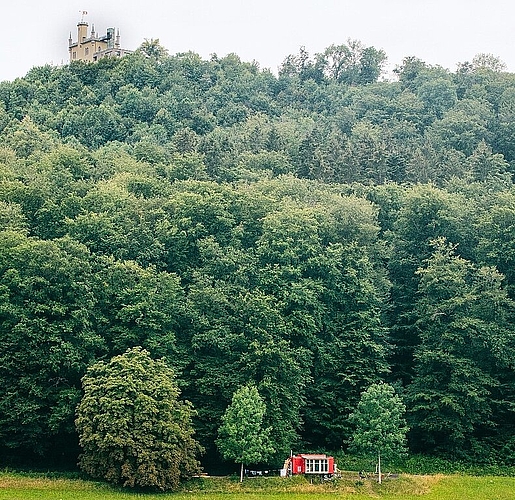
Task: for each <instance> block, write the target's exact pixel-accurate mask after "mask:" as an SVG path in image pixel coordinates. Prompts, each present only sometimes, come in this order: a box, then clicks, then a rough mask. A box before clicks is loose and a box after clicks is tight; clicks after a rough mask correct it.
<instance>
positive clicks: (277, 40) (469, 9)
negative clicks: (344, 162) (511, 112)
mask: <svg viewBox="0 0 515 500" xmlns="http://www.w3.org/2000/svg"><path fill="white" fill-rule="evenodd" d="M79 11H87V12H88V15H87V16H86V18H85V19H86V21H87V22H88V23H89V24H90V27H91V24H94V25H95V28H96V31H97V32H98V33H101V34H105V30H106V28H107V27H111V26H112V27H116V28H119V29H120V32H121V41H122V46H123V47H124V48H127V49H136V48H137V47H138V46H139V45H140V44H141V42H143V41H144V40H145V38H147V39H151V38H154V39H156V38H158V39H159V40H160V42H161V44H162V45H163V46H164V47H166V48H167V49H168V51H169V52H170V54H176V53H177V52H184V51H188V50H192V51H194V52H197V53H198V54H200V55H201V56H202V57H203V58H209V56H210V55H211V54H213V53H215V54H217V55H218V56H224V55H226V54H228V53H231V52H235V53H236V54H238V55H239V56H240V58H241V59H242V60H244V61H253V60H255V61H257V62H258V63H259V64H260V66H261V67H262V68H270V69H271V70H272V71H274V72H276V71H277V67H278V66H279V65H280V64H281V63H282V61H283V60H284V58H285V57H286V56H287V55H289V54H293V53H298V50H299V48H300V47H301V46H305V47H306V49H307V51H308V52H309V53H310V54H314V53H316V52H322V51H323V50H324V49H325V48H326V47H328V46H329V45H331V44H333V43H335V44H341V43H345V42H346V41H347V39H349V38H351V39H357V40H360V41H361V42H363V44H364V45H366V46H374V47H376V48H377V49H383V50H384V51H385V52H386V54H387V56H388V62H389V65H390V67H392V68H393V67H395V66H396V65H398V64H400V62H401V61H402V59H403V57H405V56H411V55H413V56H416V57H419V58H420V59H422V60H424V61H425V62H427V63H429V64H439V65H441V66H444V67H446V68H448V69H450V70H452V71H454V70H455V69H456V64H457V63H460V62H464V61H470V60H471V59H472V58H473V57H474V55H476V54H478V53H482V52H483V53H491V54H494V55H495V56H498V57H499V58H500V59H502V60H503V61H504V62H505V63H506V64H507V66H508V70H509V71H511V72H515V50H514V49H515V28H514V24H515V1H514V0H213V1H208V0H79V1H77V0H46V1H42V0H9V1H8V2H5V3H4V4H3V5H2V10H1V12H2V15H1V18H0V21H1V24H0V29H1V33H2V36H3V39H4V43H2V45H1V48H0V81H3V80H13V79H15V78H16V77H21V76H24V75H25V74H26V73H27V71H28V70H29V69H30V68H32V67H33V66H41V65H44V64H47V63H50V64H54V65H58V64H61V63H67V61H68V36H69V33H70V31H71V32H72V36H73V39H74V40H76V38H77V27H76V25H77V22H78V21H79V19H80V14H79Z"/></svg>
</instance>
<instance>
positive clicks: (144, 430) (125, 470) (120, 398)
mask: <svg viewBox="0 0 515 500" xmlns="http://www.w3.org/2000/svg"><path fill="white" fill-rule="evenodd" d="M82 382H83V387H84V396H83V398H82V400H81V402H80V404H79V406H78V408H77V420H76V425H77V431H78V433H79V439H80V441H79V442H80V445H81V447H82V450H83V452H82V455H81V457H80V467H81V469H82V470H83V471H84V472H86V473H87V474H89V475H91V476H93V477H95V478H101V479H105V480H107V481H108V482H111V483H114V484H120V485H122V486H128V487H132V488H134V487H138V488H153V489H158V490H163V491H164V490H171V489H176V488H177V487H178V485H179V481H180V480H184V479H187V478H189V477H191V476H192V475H193V474H195V473H197V472H198V463H197V460H196V458H195V455H196V454H197V453H198V451H199V446H198V444H197V442H196V441H195V440H194V439H193V429H192V426H191V416H192V408H191V405H189V404H188V403H187V402H186V403H185V402H182V401H179V400H178V397H179V390H178V388H177V385H176V383H175V381H174V373H173V371H172V370H171V369H170V368H168V367H167V365H166V364H165V363H164V362H163V361H161V360H153V359H152V358H151V357H150V355H149V353H148V352H147V351H144V350H142V349H141V348H133V349H129V350H127V351H126V352H125V353H124V354H122V355H120V356H115V357H114V358H112V359H111V360H110V361H109V362H108V363H106V362H103V361H99V362H97V363H95V364H93V365H92V366H90V367H89V368H88V371H87V372H86V375H85V376H84V377H83V380H82Z"/></svg>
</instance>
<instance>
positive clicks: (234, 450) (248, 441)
mask: <svg viewBox="0 0 515 500" xmlns="http://www.w3.org/2000/svg"><path fill="white" fill-rule="evenodd" d="M265 412H266V405H265V402H264V401H263V400H262V398H261V396H260V395H259V392H258V390H257V388H256V387H255V386H250V385H246V386H242V387H240V388H239V389H238V390H237V391H236V392H235V393H234V395H233V398H232V402H231V404H230V405H229V406H228V407H227V410H226V411H225V413H224V415H223V417H222V425H221V426H220V429H219V431H218V439H217V441H216V444H217V446H218V449H219V450H220V453H221V454H222V456H223V458H224V459H226V460H234V461H235V462H237V463H240V464H241V467H240V481H243V466H244V464H253V463H259V462H262V461H263V460H266V459H267V458H268V456H270V455H271V454H272V453H273V451H274V449H273V447H272V445H271V442H270V438H269V436H270V431H271V429H270V428H269V427H268V428H265V427H264V426H263V421H264V416H265Z"/></svg>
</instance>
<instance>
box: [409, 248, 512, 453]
mask: <svg viewBox="0 0 515 500" xmlns="http://www.w3.org/2000/svg"><path fill="white" fill-rule="evenodd" d="M433 244H434V251H433V254H432V255H431V257H429V258H428V259H427V260H426V261H425V264H424V266H423V267H421V268H420V269H419V271H418V274H419V275H420V276H421V280H420V284H419V287H418V301H417V304H416V307H415V312H416V316H417V318H418V319H417V321H416V327H417V329H418V330H419V334H420V345H419V346H418V347H417V348H416V349H415V376H414V379H413V382H412V384H411V385H410V386H409V388H408V402H409V405H410V414H411V419H412V422H413V428H414V441H415V444H416V445H418V446H423V449H426V450H427V449H428V447H429V448H433V449H435V448H436V449H439V450H440V451H443V450H445V451H447V452H455V453H458V452H459V453H463V452H464V451H465V452H466V451H467V449H470V445H471V443H472V442H473V440H474V439H475V438H478V437H482V436H483V437H484V436H485V435H488V434H489V433H491V432H492V430H493V429H494V428H495V427H496V426H497V425H498V424H499V423H500V422H499V418H500V417H501V415H504V416H505V415H506V412H507V411H508V412H509V408H510V405H509V403H507V401H508V400H509V399H510V396H509V394H510V389H509V387H508V386H506V384H505V383H504V382H503V381H505V380H507V379H506V376H507V374H508V372H510V371H511V372H512V369H510V366H512V359H513V355H514V348H515V344H514V340H515V339H514V335H513V333H512V331H511V328H510V326H509V324H510V322H511V320H512V315H513V302H512V301H511V299H509V298H508V296H507V293H506V291H505V290H504V289H503V288H502V286H501V285H502V275H500V274H499V273H498V272H497V271H496V270H495V269H494V268H491V267H486V266H485V267H479V266H477V265H474V264H473V263H472V262H470V261H467V260H465V259H463V258H462V257H460V256H459V255H457V254H456V250H455V248H454V247H453V246H452V245H450V244H449V243H447V241H446V240H445V239H443V238H440V239H437V240H435V242H434V243H433ZM508 379H509V377H508ZM506 391H508V392H506Z"/></svg>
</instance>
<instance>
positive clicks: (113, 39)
mask: <svg viewBox="0 0 515 500" xmlns="http://www.w3.org/2000/svg"><path fill="white" fill-rule="evenodd" d="M85 14H87V12H85V11H83V12H82V18H81V20H80V21H79V23H78V24H77V41H76V42H74V41H73V39H72V35H71V33H70V38H69V39H68V47H69V52H70V61H90V62H94V61H98V60H99V59H102V58H104V57H121V56H124V55H126V54H130V53H131V52H132V51H130V50H125V49H122V48H121V45H120V30H118V31H117V33H116V36H115V29H114V28H107V32H106V34H105V35H104V36H98V34H97V32H96V31H95V25H94V24H93V25H92V26H91V33H90V35H89V36H88V23H87V22H86V21H84V15H85Z"/></svg>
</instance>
